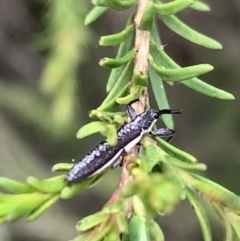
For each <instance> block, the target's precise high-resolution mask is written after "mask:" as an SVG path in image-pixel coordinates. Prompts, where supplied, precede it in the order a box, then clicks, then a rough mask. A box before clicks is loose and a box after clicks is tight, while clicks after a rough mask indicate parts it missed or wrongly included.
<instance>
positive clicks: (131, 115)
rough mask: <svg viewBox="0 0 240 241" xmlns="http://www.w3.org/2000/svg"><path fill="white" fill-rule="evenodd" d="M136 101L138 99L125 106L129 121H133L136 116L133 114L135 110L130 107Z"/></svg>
mask: <svg viewBox="0 0 240 241" xmlns="http://www.w3.org/2000/svg"><path fill="white" fill-rule="evenodd" d="M137 101H139V99H136V100H133V101H131V102H129V103H128V105H127V111H128V115H129V116H130V118H131V120H133V119H135V118H136V116H137V113H136V112H135V110H134V109H133V107H132V104H133V103H135V102H137Z"/></svg>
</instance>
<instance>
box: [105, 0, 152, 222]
mask: <svg viewBox="0 0 240 241" xmlns="http://www.w3.org/2000/svg"><path fill="white" fill-rule="evenodd" d="M148 1H149V0H139V1H138V6H137V12H136V16H135V19H134V22H135V28H136V37H135V47H136V48H137V49H138V51H137V53H136V56H135V65H134V72H135V73H141V74H144V75H147V73H148V54H149V43H150V32H149V31H141V30H139V29H138V27H139V25H140V22H141V19H142V16H143V12H144V10H145V8H146V6H147V3H148ZM131 91H132V90H131V89H130V92H131ZM147 96H148V93H147V88H144V90H143V92H142V94H141V96H140V98H139V100H140V101H139V102H136V103H134V104H133V105H132V106H133V108H134V110H135V111H136V113H137V114H140V113H142V112H143V111H144V108H145V104H146V101H147ZM137 154H138V150H137V148H133V149H132V151H131V152H130V153H128V154H127V155H125V156H124V158H123V167H122V174H121V178H120V181H119V184H118V189H117V190H116V191H115V192H114V193H113V195H112V197H111V198H110V199H109V201H108V203H107V205H108V204H110V203H112V202H114V201H116V200H118V199H119V191H120V190H121V189H122V188H123V187H124V186H126V185H127V183H128V182H130V181H131V179H132V176H131V174H130V173H129V169H130V166H131V165H130V164H131V161H132V160H134V159H135V158H136V155H137ZM126 206H127V207H126V216H127V218H129V217H131V216H132V212H133V209H132V202H131V199H128V200H127V202H126Z"/></svg>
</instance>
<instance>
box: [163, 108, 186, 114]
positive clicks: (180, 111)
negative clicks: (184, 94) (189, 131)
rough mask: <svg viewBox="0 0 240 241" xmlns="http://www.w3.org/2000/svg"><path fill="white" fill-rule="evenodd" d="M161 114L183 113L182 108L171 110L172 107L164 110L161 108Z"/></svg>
mask: <svg viewBox="0 0 240 241" xmlns="http://www.w3.org/2000/svg"><path fill="white" fill-rule="evenodd" d="M158 113H159V115H164V114H182V110H181V109H179V110H170V109H164V110H160V111H159V112H158Z"/></svg>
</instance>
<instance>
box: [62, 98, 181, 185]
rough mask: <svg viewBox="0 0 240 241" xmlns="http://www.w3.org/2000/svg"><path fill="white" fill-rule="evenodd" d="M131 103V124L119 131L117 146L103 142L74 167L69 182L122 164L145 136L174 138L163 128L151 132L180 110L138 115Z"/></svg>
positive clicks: (148, 111)
mask: <svg viewBox="0 0 240 241" xmlns="http://www.w3.org/2000/svg"><path fill="white" fill-rule="evenodd" d="M131 103H132V102H131ZM131 103H130V104H129V105H128V114H129V116H130V118H131V122H129V123H127V124H125V125H123V126H122V127H121V128H120V129H119V130H118V132H117V136H118V142H117V145H116V146H110V145H109V144H108V142H107V141H103V142H101V143H100V144H99V145H98V146H97V147H95V148H94V149H93V150H92V151H90V152H89V153H88V154H87V155H86V156H85V157H84V158H83V159H81V160H80V161H79V162H78V163H76V164H75V165H74V166H73V167H72V169H71V170H70V171H69V173H68V174H67V177H66V179H67V181H68V182H77V181H81V180H83V179H85V178H88V177H91V176H94V175H97V174H100V173H102V172H104V171H105V170H106V169H108V168H110V167H112V166H116V163H117V164H119V163H120V161H121V158H122V154H123V153H125V152H129V151H130V150H131V149H132V148H133V147H134V146H135V145H136V144H138V143H139V142H140V140H141V138H142V136H143V135H144V134H151V135H155V136H160V137H170V138H171V137H173V135H174V133H175V131H173V130H170V129H167V128H161V129H159V130H156V131H151V130H152V127H153V125H154V124H155V122H156V121H157V120H158V119H159V118H160V116H161V115H162V114H180V113H181V112H180V111H179V110H176V111H174V110H168V109H166V110H161V111H156V110H153V109H150V108H149V109H146V110H145V111H144V112H143V113H142V114H140V115H137V114H136V113H135V111H134V109H133V108H132V107H131Z"/></svg>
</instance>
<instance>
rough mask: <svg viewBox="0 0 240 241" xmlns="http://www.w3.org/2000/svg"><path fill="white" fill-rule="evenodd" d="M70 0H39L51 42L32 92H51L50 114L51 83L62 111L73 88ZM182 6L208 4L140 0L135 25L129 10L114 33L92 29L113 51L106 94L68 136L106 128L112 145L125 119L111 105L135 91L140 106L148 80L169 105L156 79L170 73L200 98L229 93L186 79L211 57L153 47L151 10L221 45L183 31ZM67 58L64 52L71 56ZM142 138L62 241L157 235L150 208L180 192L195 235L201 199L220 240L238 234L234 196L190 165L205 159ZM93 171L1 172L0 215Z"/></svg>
mask: <svg viewBox="0 0 240 241" xmlns="http://www.w3.org/2000/svg"><path fill="white" fill-rule="evenodd" d="M140 1H141V0H140ZM57 2H58V3H57ZM73 2H74V3H73ZM73 2H71V3H67V4H66V3H65V2H59V1H52V2H51V3H49V4H50V9H51V11H50V13H52V15H53V16H54V17H53V18H52V19H51V20H48V21H50V23H51V26H50V27H51V28H53V29H54V31H53V35H52V36H51V39H52V40H55V41H57V44H56V45H55V46H54V49H53V51H52V53H51V54H50V55H51V58H50V59H49V63H48V68H46V69H45V71H44V73H43V76H42V82H41V83H42V91H43V92H44V93H45V94H48V95H50V96H55V97H54V100H55V101H54V104H53V108H55V109H56V116H57V117H58V118H59V119H61V118H62V116H60V117H59V115H58V111H59V110H58V104H59V103H58V101H60V100H59V99H58V94H59V93H60V92H62V91H63V92H64V93H66V96H67V97H66V99H64V101H66V105H67V107H66V112H64V113H65V114H66V115H67V114H68V113H69V110H71V111H72V110H73V109H72V107H70V105H72V102H71V101H69V99H68V98H69V93H70V92H71V91H72V90H73V89H74V78H75V75H74V72H75V70H76V67H77V63H78V62H79V58H80V54H79V51H77V52H76V51H75V50H76V49H77V50H81V47H80V46H81V44H80V43H81V38H80V36H79V35H78V33H79V32H78V31H79V22H81V21H77V19H78V18H79V15H80V14H81V13H82V12H81V13H80V12H79V11H80V10H79V9H81V6H82V5H80V4H79V2H77V1H73ZM135 3H136V1H135V0H131V1H120V0H94V1H93V4H94V5H95V7H94V8H93V9H92V10H91V11H90V13H89V14H88V15H87V17H86V19H85V24H89V23H91V22H93V21H95V20H97V19H98V18H99V17H100V16H101V15H102V14H103V13H105V12H106V11H107V10H108V8H113V9H115V10H125V9H128V8H130V7H131V6H133V5H134V4H135ZM139 3H140V2H139ZM186 8H192V9H195V10H198V11H209V10H210V9H209V7H208V5H207V4H205V3H203V2H200V1H194V0H176V1H172V2H169V3H162V2H161V1H159V2H158V1H156V0H154V1H151V0H149V1H148V3H147V4H146V8H145V9H144V11H143V13H142V18H141V20H140V22H139V24H138V25H137V23H136V22H134V20H133V18H132V17H130V18H129V20H128V23H127V24H126V27H125V28H124V29H123V30H122V31H121V32H119V33H116V34H112V35H108V36H103V37H101V38H100V41H99V45H101V46H114V45H119V50H118V53H117V56H116V58H104V59H102V60H101V61H100V65H101V66H103V67H108V68H111V69H112V71H111V73H110V76H109V79H108V82H107V85H106V90H107V92H108V94H107V96H106V98H105V100H104V101H103V102H102V104H101V105H100V106H99V107H98V108H96V109H95V110H92V111H90V114H89V115H90V117H91V118H93V119H95V121H94V122H91V123H89V124H87V125H85V126H83V127H82V128H81V129H80V130H79V131H78V133H77V137H78V138H84V137H86V136H88V135H91V134H94V133H96V132H100V133H101V134H103V135H104V136H106V137H107V140H108V142H109V144H110V145H113V146H114V145H116V144H117V134H116V133H117V132H116V131H117V127H118V126H119V125H123V123H124V122H125V121H126V113H125V112H118V111H117V107H118V106H119V105H121V104H126V103H128V102H129V101H131V100H133V99H136V98H138V97H141V98H147V99H146V101H145V103H144V105H146V106H148V103H149V99H148V95H147V93H148V92H147V90H148V89H147V88H148V87H149V84H151V86H152V89H153V92H154V97H155V99H156V102H157V104H158V106H159V108H160V109H163V108H169V102H168V99H167V95H166V93H165V91H164V84H165V82H166V83H169V82H170V85H173V83H174V82H180V84H183V85H185V86H187V87H189V88H191V89H193V90H195V91H197V92H199V93H201V94H204V95H207V96H209V97H215V98H219V99H224V100H232V99H234V97H233V95H231V94H230V93H228V92H226V91H223V90H220V89H218V88H216V87H213V86H211V85H209V84H206V83H204V82H203V81H202V80H200V79H198V78H196V76H199V75H202V74H205V73H207V72H209V71H211V70H212V69H213V67H212V66H211V65H209V64H199V65H195V66H189V67H185V68H181V67H180V66H179V65H178V64H177V63H175V62H174V61H173V60H172V59H171V57H170V56H169V55H168V54H167V53H166V52H165V51H164V49H163V48H162V47H161V41H160V37H159V34H158V30H157V27H156V23H155V17H159V18H160V19H161V20H162V21H163V23H164V24H165V25H166V26H168V27H169V28H170V29H171V30H172V31H174V32H175V33H177V34H179V35H180V36H182V37H183V38H185V39H187V40H189V41H191V42H193V43H196V44H198V45H201V46H203V47H206V48H211V49H221V48H222V46H221V44H219V43H218V42H217V41H215V40H213V39H211V38H209V37H206V36H205V35H203V34H200V33H198V32H197V31H195V30H193V29H192V28H190V27H189V26H187V25H186V24H185V23H183V22H182V21H181V20H179V19H178V18H177V17H176V16H175V15H174V14H176V13H178V12H180V11H182V10H184V9H186ZM67 11H70V12H71V13H72V14H70V17H69V19H68V20H67V21H66V19H65V18H63V19H62V21H63V22H61V24H60V25H59V26H58V25H56V22H57V19H61V18H60V13H61V14H62V13H64V14H65V15H68V14H67V13H68V12H67ZM137 11H139V10H137ZM52 15H49V17H50V16H52ZM49 17H48V19H49ZM78 20H79V19H78ZM80 26H81V24H80ZM81 27H82V26H81ZM67 28H71V29H72V36H71V37H70V38H65V37H66V36H65V34H64V33H65V30H66V29H67ZM142 30H143V31H144V32H141V34H143V35H144V34H146V36H148V35H147V34H149V36H150V37H149V38H148V42H147V43H146V42H144V43H143V44H145V45H146V46H145V47H148V48H146V49H147V50H148V49H149V51H147V53H146V54H145V56H144V57H145V58H146V59H145V60H146V62H147V72H146V73H145V72H144V71H141V70H140V69H138V68H137V67H136V63H137V61H139V59H137V58H138V57H137V54H138V51H140V49H141V47H142V46H138V45H136V46H135V45H134V46H133V43H132V42H133V39H134V37H135V39H136V40H137V38H139V35H138V33H139V31H142ZM74 37H76V38H74ZM60 40H61V41H60ZM52 43H53V42H52ZM47 44H49V42H48V43H47ZM63 46H64V51H63V50H62V47H63ZM56 56H58V59H59V61H60V62H58V64H57V66H58V67H59V66H62V68H57V69H56V66H55V64H56V62H55V61H54V59H55V58H56ZM72 60H74V61H73V62H72ZM148 61H149V64H148ZM70 62H71V64H70ZM69 65H71V66H70V69H67V68H66V66H67V67H68V68H69ZM55 70H56V71H55ZM50 74H52V75H50ZM68 74H69V75H68ZM148 75H149V76H148ZM66 76H68V77H69V76H70V77H71V78H68V82H66ZM50 77H51V78H50ZM148 78H149V80H150V81H148ZM50 80H51V81H50ZM66 87H67V88H66ZM69 91H70V92H69ZM146 96H147V97H146ZM61 101H62V100H61ZM70 103H71V104H70ZM144 107H145V106H144ZM56 116H55V117H56ZM163 120H164V122H165V124H166V126H167V127H169V128H173V127H174V122H173V118H172V117H171V116H168V117H165V116H164V117H163ZM58 121H64V120H58ZM142 143H143V149H142V152H140V153H138V155H136V154H134V153H133V158H132V159H131V161H130V162H129V163H127V164H128V165H126V166H123V170H122V172H123V174H122V179H121V181H122V182H121V181H120V184H119V188H118V189H117V190H116V192H115V193H114V194H113V195H112V197H111V198H110V200H109V201H108V202H107V203H106V205H105V206H104V207H103V209H102V210H101V211H99V212H97V213H94V214H92V215H90V216H88V217H85V218H83V219H82V220H80V221H79V222H78V224H77V227H76V229H77V230H78V231H80V234H79V236H78V237H76V238H74V239H73V240H72V241H81V240H89V241H90V240H91V241H101V240H104V241H113V240H128V241H138V240H142V241H148V240H149V241H150V240H151V241H154V240H159V241H163V240H164V234H163V232H162V230H161V228H160V227H159V225H158V224H157V223H156V222H155V221H154V218H155V216H156V215H158V214H160V215H165V214H169V213H171V212H172V211H173V210H174V209H175V207H176V205H177V204H178V203H179V202H180V201H181V200H184V199H186V200H188V201H189V203H190V204H191V205H192V207H193V208H194V212H195V213H196V216H197V218H198V220H199V223H200V226H201V230H202V234H203V238H204V240H205V241H211V240H212V234H211V228H210V225H209V220H208V216H207V212H206V209H205V207H206V206H208V207H210V208H212V210H213V211H214V212H215V213H216V215H217V216H218V217H219V219H220V220H221V221H222V222H223V224H224V226H225V229H226V240H232V232H233V231H234V232H235V233H236V236H237V237H238V238H239V239H240V225H239V223H240V222H239V213H240V197H239V196H237V195H235V194H234V193H232V192H231V191H229V190H227V189H225V188H223V187H222V186H220V185H218V184H217V183H215V182H213V181H210V180H208V179H207V178H204V177H202V176H201V175H199V174H195V172H196V171H204V170H206V165H205V164H203V163H198V161H197V160H196V158H195V157H193V156H192V155H191V154H188V153H186V152H184V151H182V150H180V149H178V148H177V147H175V146H173V145H171V144H169V143H167V142H165V141H164V140H162V139H160V138H155V140H152V139H151V138H150V137H147V136H146V137H144V138H143V140H142ZM71 167H72V164H67V163H59V164H56V165H55V166H54V167H53V169H52V170H53V171H64V172H67V171H69V169H70V168H71ZM103 175H104V173H102V174H100V175H98V176H93V177H90V178H87V179H85V180H83V181H81V182H78V183H74V184H69V183H67V181H66V179H65V175H59V176H56V177H53V178H49V179H45V180H40V179H37V178H35V177H28V178H27V182H26V183H19V182H16V181H13V180H10V179H8V178H4V177H1V178H0V187H2V188H3V189H4V190H5V191H3V192H1V193H0V222H1V223H4V222H9V221H13V220H16V219H19V218H22V217H26V218H27V220H28V221H32V220H35V219H36V218H38V217H39V216H40V215H41V214H42V213H43V212H44V211H45V210H46V209H48V208H49V207H50V206H51V205H52V204H53V203H55V202H56V201H57V200H58V199H60V198H62V199H68V198H71V197H73V196H75V195H77V194H79V193H81V192H82V191H84V190H85V189H86V188H90V187H91V186H93V185H95V184H96V183H97V182H98V181H100V180H101V179H102V177H103ZM203 203H204V205H203Z"/></svg>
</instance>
